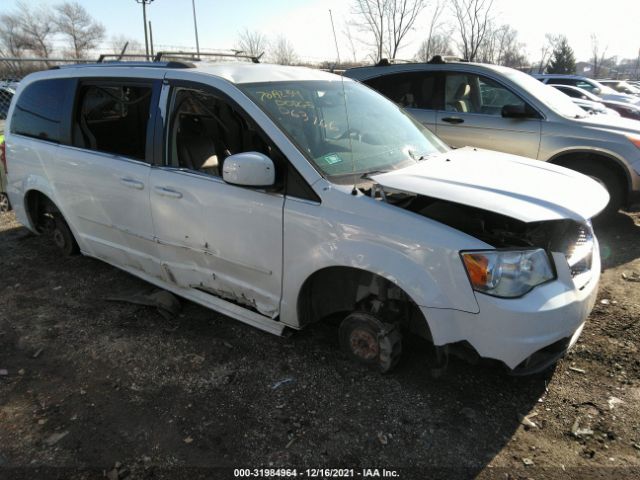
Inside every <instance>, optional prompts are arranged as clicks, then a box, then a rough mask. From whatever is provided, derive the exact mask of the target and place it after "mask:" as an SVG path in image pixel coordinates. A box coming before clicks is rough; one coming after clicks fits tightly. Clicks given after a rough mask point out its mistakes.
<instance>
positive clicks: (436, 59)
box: [427, 55, 469, 65]
mask: <svg viewBox="0 0 640 480" xmlns="http://www.w3.org/2000/svg"><path fill="white" fill-rule="evenodd" d="M448 62H469V60H467V59H466V58H460V57H455V56H453V55H434V56H433V57H431V60H429V61H428V62H427V63H431V64H436V65H437V64H442V63H448Z"/></svg>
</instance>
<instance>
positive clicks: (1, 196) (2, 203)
mask: <svg viewBox="0 0 640 480" xmlns="http://www.w3.org/2000/svg"><path fill="white" fill-rule="evenodd" d="M9 210H11V203H10V202H9V196H8V195H7V194H6V193H3V192H0V213H6V212H8V211H9Z"/></svg>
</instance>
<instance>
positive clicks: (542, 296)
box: [422, 247, 600, 374]
mask: <svg viewBox="0 0 640 480" xmlns="http://www.w3.org/2000/svg"><path fill="white" fill-rule="evenodd" d="M553 257H554V261H555V264H556V271H557V273H558V278H557V279H556V280H554V281H553V282H549V283H547V284H544V285H540V286H538V287H536V288H535V289H533V290H532V291H531V292H529V293H528V294H526V295H525V296H523V297H521V298H516V299H504V298H496V297H491V296H488V295H484V294H481V293H476V298H477V300H478V306H479V307H480V311H479V313H477V314H474V313H468V312H462V311H459V310H448V309H436V308H427V307H423V308H422V312H423V314H424V316H425V318H426V319H427V323H428V324H429V328H430V329H431V335H432V337H433V341H434V344H435V345H447V344H453V343H457V342H464V341H466V342H468V343H469V344H470V345H471V346H472V347H473V348H474V349H475V350H476V352H477V353H478V354H479V355H480V357H483V358H489V359H494V360H498V361H500V362H503V363H504V364H505V365H506V366H507V367H508V368H509V369H511V370H512V371H513V372H514V373H520V374H525V373H534V372H535V371H539V370H541V369H543V368H545V367H547V366H550V365H551V364H553V363H555V361H557V360H558V359H559V358H560V357H562V356H563V355H564V353H565V352H566V350H567V349H568V348H570V347H571V346H572V345H573V344H574V343H575V342H576V341H577V339H578V337H579V335H580V333H581V331H582V328H583V326H584V322H585V319H586V318H587V317H588V316H589V313H590V312H591V309H592V308H593V305H594V303H595V301H596V296H597V294H598V281H599V279H600V255H599V252H598V248H597V247H596V248H595V249H594V252H593V261H592V268H591V276H590V279H589V280H588V281H587V282H586V283H584V284H579V285H578V286H576V283H575V282H574V279H573V278H572V277H571V272H570V270H569V266H568V265H567V262H566V259H565V257H564V255H563V254H560V253H554V254H553Z"/></svg>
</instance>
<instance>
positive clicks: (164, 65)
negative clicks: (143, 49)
mask: <svg viewBox="0 0 640 480" xmlns="http://www.w3.org/2000/svg"><path fill="white" fill-rule="evenodd" d="M96 66H100V67H146V68H195V67H196V66H195V65H194V64H193V63H190V62H181V61H174V60H172V61H168V62H144V61H142V62H122V61H119V60H112V61H108V62H104V61H98V62H96V63H82V64H70V65H54V66H52V67H50V68H49V70H58V69H64V68H78V67H81V68H83V67H96Z"/></svg>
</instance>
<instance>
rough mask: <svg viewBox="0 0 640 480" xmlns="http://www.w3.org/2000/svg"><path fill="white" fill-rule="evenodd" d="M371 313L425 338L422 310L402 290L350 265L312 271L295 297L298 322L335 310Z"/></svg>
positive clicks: (429, 338) (425, 324)
mask: <svg viewBox="0 0 640 480" xmlns="http://www.w3.org/2000/svg"><path fill="white" fill-rule="evenodd" d="M355 310H363V311H369V312H373V311H374V310H375V311H376V314H377V315H379V316H380V317H382V319H383V320H384V321H386V322H392V323H396V322H399V323H400V326H401V327H402V328H403V329H405V330H408V331H411V332H413V333H415V334H417V335H419V336H421V337H423V338H425V339H427V340H429V341H432V337H431V332H430V330H429V326H428V324H427V321H426V319H425V318H424V316H423V314H422V312H421V311H420V309H419V308H418V306H417V305H416V303H415V302H414V301H413V300H412V299H411V298H410V297H409V295H407V294H406V293H405V292H404V290H402V289H401V288H400V287H399V286H397V285H396V284H394V283H393V282H391V281H389V280H387V279H386V278H384V277H382V276H380V275H377V274H375V273H372V272H368V271H366V270H361V269H357V268H353V267H328V268H324V269H322V270H318V271H317V272H315V273H313V274H312V275H311V276H310V277H309V278H307V280H306V281H305V282H304V284H303V285H302V288H301V290H300V294H299V296H298V318H299V319H300V324H301V325H306V324H308V323H312V322H316V321H319V320H322V319H324V318H327V317H328V316H330V315H332V314H335V313H338V312H349V313H350V312H353V311H355Z"/></svg>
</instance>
